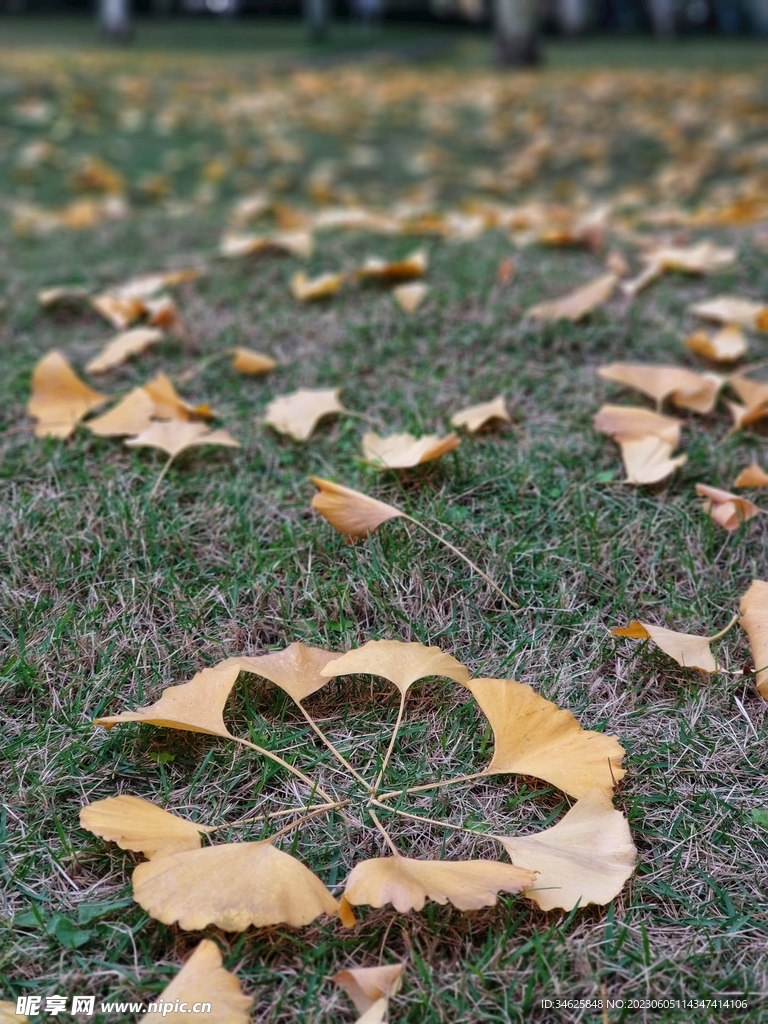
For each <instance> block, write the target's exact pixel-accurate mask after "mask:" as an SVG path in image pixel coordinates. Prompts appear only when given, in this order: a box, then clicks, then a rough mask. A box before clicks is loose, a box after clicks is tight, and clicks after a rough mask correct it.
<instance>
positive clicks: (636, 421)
mask: <svg viewBox="0 0 768 1024" xmlns="http://www.w3.org/2000/svg"><path fill="white" fill-rule="evenodd" d="M594 425H595V429H596V430H598V431H600V432H601V433H603V434H608V435H609V437H612V438H613V440H614V441H615V442H616V443H617V444H618V445H619V447H620V449H621V457H622V461H623V462H624V468H625V470H626V472H627V476H626V481H625V482H626V483H629V484H634V485H638V486H640V485H643V484H655V483H660V482H661V481H662V480H665V479H666V478H667V477H668V476H670V474H671V473H673V472H674V471H675V470H676V469H677V468H678V467H679V466H682V465H683V464H684V463H685V462H686V461H687V456H685V455H678V456H677V457H676V458H672V457H671V456H672V452H673V451H674V449H675V448H676V447H677V445H678V443H679V441H680V428H681V426H682V423H681V421H680V420H676V419H673V418H672V417H670V416H662V415H660V414H659V413H655V412H651V411H650V410H649V409H637V408H632V407H628V406H620V405H604V406H603V407H602V408H601V409H600V410H599V412H598V413H597V414H596V415H595V418H594Z"/></svg>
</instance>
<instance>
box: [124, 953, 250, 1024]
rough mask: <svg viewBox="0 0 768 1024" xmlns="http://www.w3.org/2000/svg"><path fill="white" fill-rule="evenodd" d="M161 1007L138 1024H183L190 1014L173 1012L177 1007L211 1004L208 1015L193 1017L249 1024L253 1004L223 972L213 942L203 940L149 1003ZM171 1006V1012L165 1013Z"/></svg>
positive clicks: (232, 978) (228, 975) (234, 979)
mask: <svg viewBox="0 0 768 1024" xmlns="http://www.w3.org/2000/svg"><path fill="white" fill-rule="evenodd" d="M152 1001H153V1002H154V1003H156V1004H157V1003H160V1004H162V1009H158V1010H150V1011H149V1012H148V1013H145V1014H144V1016H143V1017H142V1018H141V1021H140V1022H139V1024H161V1021H164V1022H165V1024H184V1022H185V1021H188V1019H189V1011H188V1010H185V1011H184V1012H182V1010H181V1009H176V1007H177V1006H178V1005H179V1004H183V1005H184V1006H185V1007H192V1006H194V1005H195V1004H197V1003H210V1006H211V1009H210V1011H207V1012H203V1011H201V1012H199V1013H196V1014H195V1020H203V1021H215V1024H248V1022H249V1021H250V1019H251V1015H250V1013H249V1012H248V1011H249V1010H250V1008H251V1004H252V1003H253V999H252V998H251V997H250V996H245V995H243V991H242V989H241V987H240V982H239V981H238V980H237V978H236V977H235V976H234V974H230V973H229V971H227V970H225V969H224V966H223V964H222V960H221V953H220V952H219V948H218V946H217V945H216V943H215V942H211V940H210V939H203V941H202V942H201V943H200V945H199V946H197V948H196V949H195V951H194V953H193V954H192V956H191V957H190V958H189V960H187V962H186V963H185V964H184V966H183V967H182V968H181V970H180V971H179V973H178V974H177V975H176V977H175V978H174V979H173V981H172V982H171V983H170V985H168V987H167V988H165V989H163V991H162V992H161V993H160V995H159V996H157V997H155V998H154V999H153V1000H152ZM167 1006H170V1007H172V1009H170V1010H166V1009H165V1007H167Z"/></svg>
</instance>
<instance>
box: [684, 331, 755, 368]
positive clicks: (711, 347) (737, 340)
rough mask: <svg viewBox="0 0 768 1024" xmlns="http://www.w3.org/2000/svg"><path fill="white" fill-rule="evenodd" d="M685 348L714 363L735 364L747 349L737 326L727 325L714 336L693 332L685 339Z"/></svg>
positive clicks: (745, 341) (703, 332)
mask: <svg viewBox="0 0 768 1024" xmlns="http://www.w3.org/2000/svg"><path fill="white" fill-rule="evenodd" d="M685 347H686V348H687V349H688V351H689V352H695V354H696V355H697V356H703V357H704V359H711V360H712V362H714V363H735V362H736V360H737V359H741V358H742V356H745V355H746V354H747V351H748V349H749V345H748V344H747V339H746V338H745V337H744V334H743V332H742V330H741V328H740V327H739V326H738V325H737V324H729V325H728V326H727V327H723V329H722V330H720V331H718V332H717V333H716V334H709V333H708V332H707V331H694V333H693V334H689V335H688V337H687V338H686V339H685Z"/></svg>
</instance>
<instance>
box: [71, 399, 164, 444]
mask: <svg viewBox="0 0 768 1024" xmlns="http://www.w3.org/2000/svg"><path fill="white" fill-rule="evenodd" d="M155 412H156V407H155V403H154V402H153V401H152V399H151V397H150V395H149V393H148V392H147V390H146V389H145V388H134V389H133V391H129V392H128V394H127V395H126V396H125V398H123V399H121V401H119V402H118V403H117V405H116V406H114V408H112V409H109V410H108V411H107V412H105V413H102V415H101V416H97V417H96V418H95V419H93V420H88V422H87V423H86V424H85V426H86V427H87V428H88V429H89V430H90V431H92V432H93V433H94V434H98V436H99V437H123V436H126V435H128V434H140V433H141V432H142V431H143V430H146V429H147V427H149V426H150V425H151V423H152V418H153V416H154V415H155Z"/></svg>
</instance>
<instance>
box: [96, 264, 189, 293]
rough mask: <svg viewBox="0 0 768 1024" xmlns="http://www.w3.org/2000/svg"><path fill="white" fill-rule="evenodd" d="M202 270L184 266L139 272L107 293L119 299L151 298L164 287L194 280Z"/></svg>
mask: <svg viewBox="0 0 768 1024" xmlns="http://www.w3.org/2000/svg"><path fill="white" fill-rule="evenodd" d="M203 273H204V271H203V270H202V269H201V268H200V267H185V268H183V269H181V270H161V271H159V272H157V273H154V274H139V275H138V277H132V278H130V279H129V280H128V281H126V282H125V284H121V285H118V286H117V287H115V288H111V289H110V291H109V293H108V294H111V295H117V296H118V297H119V298H121V299H142V300H144V299H151V298H152V297H153V296H155V295H157V293H158V292H161V291H163V289H164V288H173V287H175V286H176V285H178V284H186V283H187V282H188V281H196V280H197V279H198V278H199V277H202V275H203Z"/></svg>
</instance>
